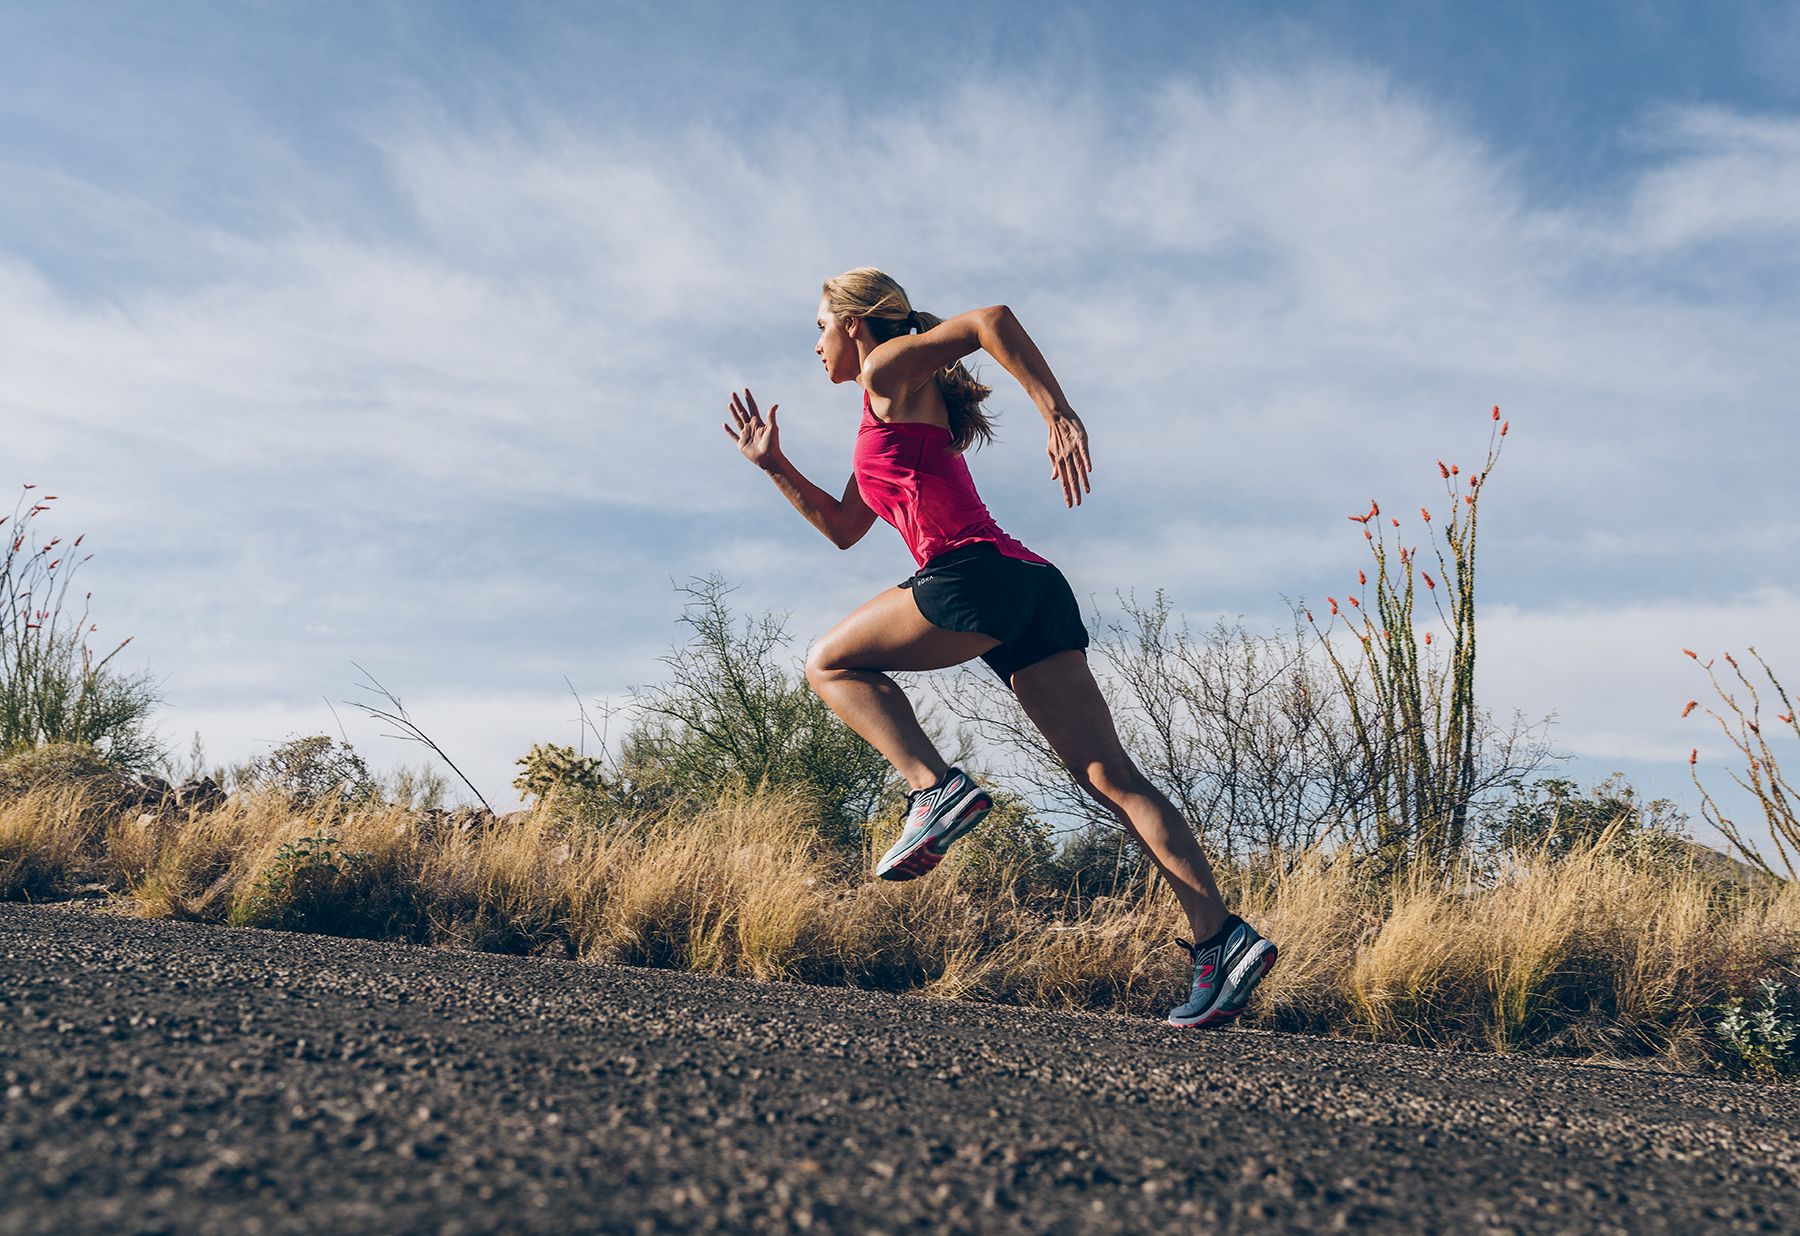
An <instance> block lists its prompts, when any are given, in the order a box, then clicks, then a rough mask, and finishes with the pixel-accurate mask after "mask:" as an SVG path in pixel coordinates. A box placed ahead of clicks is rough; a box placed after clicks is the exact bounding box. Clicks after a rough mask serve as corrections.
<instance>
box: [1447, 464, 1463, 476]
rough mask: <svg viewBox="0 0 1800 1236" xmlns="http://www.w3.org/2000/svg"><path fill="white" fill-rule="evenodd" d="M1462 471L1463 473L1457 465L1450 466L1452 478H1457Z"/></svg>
mask: <svg viewBox="0 0 1800 1236" xmlns="http://www.w3.org/2000/svg"><path fill="white" fill-rule="evenodd" d="M1460 471H1462V469H1461V468H1458V467H1457V466H1456V465H1455V464H1451V465H1450V475H1451V476H1455V475H1456V474H1457V473H1458V472H1460Z"/></svg>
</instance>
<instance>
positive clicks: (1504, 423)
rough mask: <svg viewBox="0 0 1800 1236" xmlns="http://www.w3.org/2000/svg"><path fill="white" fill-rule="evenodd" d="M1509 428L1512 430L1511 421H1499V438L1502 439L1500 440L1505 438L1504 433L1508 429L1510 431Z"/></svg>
mask: <svg viewBox="0 0 1800 1236" xmlns="http://www.w3.org/2000/svg"><path fill="white" fill-rule="evenodd" d="M1511 428H1512V422H1511V421H1501V422H1500V436H1501V437H1502V438H1504V437H1505V436H1506V431H1507V430H1509V429H1511Z"/></svg>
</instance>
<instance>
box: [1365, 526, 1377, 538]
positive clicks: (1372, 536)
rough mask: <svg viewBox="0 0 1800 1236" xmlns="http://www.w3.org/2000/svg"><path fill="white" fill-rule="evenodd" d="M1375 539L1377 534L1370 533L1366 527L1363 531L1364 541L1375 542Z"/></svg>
mask: <svg viewBox="0 0 1800 1236" xmlns="http://www.w3.org/2000/svg"><path fill="white" fill-rule="evenodd" d="M1374 539H1375V534H1374V533H1373V532H1370V531H1369V530H1368V529H1367V528H1366V527H1365V528H1364V529H1363V540H1365V541H1373V540H1374Z"/></svg>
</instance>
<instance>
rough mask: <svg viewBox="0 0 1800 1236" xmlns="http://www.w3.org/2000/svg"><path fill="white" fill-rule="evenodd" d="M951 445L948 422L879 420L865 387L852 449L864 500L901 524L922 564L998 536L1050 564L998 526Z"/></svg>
mask: <svg viewBox="0 0 1800 1236" xmlns="http://www.w3.org/2000/svg"><path fill="white" fill-rule="evenodd" d="M949 446H950V431H949V430H948V429H945V428H944V427H943V426H942V425H926V424H921V423H919V422H916V421H912V422H899V423H895V424H889V423H888V422H886V421H883V420H881V419H880V418H879V417H877V416H876V415H875V412H874V410H873V409H872V408H871V407H870V406H869V395H868V392H867V391H865V392H863V416H862V425H861V426H860V427H858V429H857V431H856V451H855V454H854V456H853V461H854V469H855V473H856V488H857V490H858V491H859V492H861V494H862V499H863V501H864V502H865V503H867V504H868V507H869V509H870V510H871V511H874V512H875V513H876V514H877V515H879V516H881V518H883V519H885V520H887V521H888V522H889V523H890V524H892V525H894V527H895V528H897V529H899V532H900V536H901V538H902V539H904V540H905V541H906V547H907V548H908V549H910V550H911V551H912V556H913V560H914V561H916V562H917V563H918V564H919V565H920V566H924V565H925V564H926V563H927V562H929V561H930V560H931V559H932V558H934V557H936V556H937V555H938V554H941V553H943V552H944V551H945V550H949V549H958V548H960V547H961V546H964V545H972V544H974V543H975V542H977V541H992V542H993V544H994V546H995V548H997V549H998V550H999V551H1000V552H1001V553H1003V554H1005V555H1006V556H1007V557H1008V558H1022V559H1024V560H1025V561H1026V562H1041V563H1043V564H1044V565H1045V566H1049V565H1050V563H1048V562H1046V561H1045V560H1044V559H1043V558H1040V557H1038V556H1037V555H1036V554H1034V553H1032V552H1031V551H1030V550H1029V549H1026V548H1025V547H1024V546H1023V545H1021V544H1020V543H1019V542H1018V541H1015V540H1014V539H1013V538H1012V537H1010V536H1007V535H1006V533H1004V532H1002V531H1001V530H1000V525H999V524H997V523H995V522H994V517H993V516H992V515H989V514H988V509H987V507H986V506H984V505H982V501H981V497H980V495H978V494H977V493H976V492H975V479H974V478H973V477H971V476H970V475H969V465H968V464H966V463H964V462H963V457H962V456H961V455H958V454H953V453H952V452H951V451H950V449H949Z"/></svg>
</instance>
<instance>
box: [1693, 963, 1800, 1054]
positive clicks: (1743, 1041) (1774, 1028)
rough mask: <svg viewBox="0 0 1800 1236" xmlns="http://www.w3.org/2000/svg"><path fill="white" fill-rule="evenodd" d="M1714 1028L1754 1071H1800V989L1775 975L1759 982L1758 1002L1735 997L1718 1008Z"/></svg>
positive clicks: (1727, 1046) (1729, 1047)
mask: <svg viewBox="0 0 1800 1236" xmlns="http://www.w3.org/2000/svg"><path fill="white" fill-rule="evenodd" d="M1716 1011H1717V1012H1718V1013H1719V1014H1720V1016H1719V1020H1718V1021H1717V1022H1716V1023H1714V1026H1713V1029H1714V1031H1715V1032H1717V1034H1718V1036H1719V1041H1720V1042H1721V1043H1723V1044H1724V1045H1725V1047H1726V1049H1727V1050H1728V1051H1730V1053H1731V1055H1732V1056H1733V1058H1735V1059H1736V1060H1737V1061H1738V1062H1739V1063H1740V1064H1741V1065H1742V1066H1743V1067H1744V1068H1746V1069H1748V1070H1749V1071H1750V1072H1752V1073H1762V1074H1790V1073H1796V1072H1800V991H1796V990H1795V989H1793V988H1792V987H1789V986H1788V985H1787V984H1785V983H1781V982H1778V981H1777V980H1775V979H1772V978H1763V979H1761V980H1760V981H1759V982H1758V983H1757V998H1756V1000H1755V1003H1753V1004H1747V1003H1746V1002H1745V1001H1744V1000H1742V999H1739V998H1736V997H1733V998H1732V999H1730V1000H1727V1001H1726V1002H1725V1003H1724V1004H1723V1005H1720V1006H1719V1007H1718V1009H1717V1010H1716Z"/></svg>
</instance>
